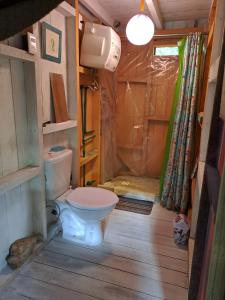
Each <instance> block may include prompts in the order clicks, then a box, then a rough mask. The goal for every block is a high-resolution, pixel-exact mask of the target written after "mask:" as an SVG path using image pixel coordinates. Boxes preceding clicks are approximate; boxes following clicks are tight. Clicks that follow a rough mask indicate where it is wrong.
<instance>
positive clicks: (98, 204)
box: [66, 187, 119, 210]
mask: <svg viewBox="0 0 225 300" xmlns="http://www.w3.org/2000/svg"><path fill="white" fill-rule="evenodd" d="M66 200H67V202H68V203H69V204H70V205H71V206H73V207H75V208H80V209H87V210H97V209H102V208H107V207H110V206H113V205H116V203H117V202H118V201H119V199H118V197H117V196H116V195H115V194H114V193H113V192H111V191H108V190H105V189H102V188H96V187H79V188H76V189H75V190H73V191H72V192H71V193H70V194H69V195H68V196H67V197H66Z"/></svg>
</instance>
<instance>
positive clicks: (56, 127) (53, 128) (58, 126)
mask: <svg viewBox="0 0 225 300" xmlns="http://www.w3.org/2000/svg"><path fill="white" fill-rule="evenodd" d="M76 126H77V121H76V120H69V121H66V122H62V123H50V124H47V125H46V126H45V127H43V134H50V133H53V132H58V131H62V130H66V129H70V128H74V127H76Z"/></svg>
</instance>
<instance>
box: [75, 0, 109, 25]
mask: <svg viewBox="0 0 225 300" xmlns="http://www.w3.org/2000/svg"><path fill="white" fill-rule="evenodd" d="M79 2H80V3H81V4H82V5H83V6H84V7H86V8H87V10H89V11H90V12H91V13H92V14H93V15H94V16H96V17H97V18H98V19H99V20H101V21H102V22H103V23H104V24H106V25H109V26H113V23H114V20H113V19H112V17H111V16H110V15H109V14H108V12H107V11H106V10H105V9H104V8H103V7H102V6H101V5H100V4H99V3H98V1H97V0H91V1H90V0H79Z"/></svg>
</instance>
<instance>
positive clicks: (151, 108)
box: [100, 41, 178, 181]
mask: <svg viewBox="0 0 225 300" xmlns="http://www.w3.org/2000/svg"><path fill="white" fill-rule="evenodd" d="M153 45H154V43H151V44H149V45H147V46H141V47H140V46H139V47H137V46H133V45H131V44H130V43H128V42H127V41H122V55H121V61H120V63H119V66H118V68H117V71H116V72H115V73H114V74H112V73H110V74H109V73H108V72H106V71H102V72H101V75H100V83H101V87H102V89H101V96H102V97H101V99H102V143H103V147H102V149H103V151H102V153H103V170H102V171H103V178H102V179H103V181H106V180H108V179H111V178H113V177H115V176H116V175H118V174H119V173H121V172H128V173H129V174H131V175H135V176H149V177H155V178H159V177H160V172H161V167H162V161H163V155H164V151H165V143H166V134H167V129H168V121H169V118H170V113H171V108H172V102H173V94H174V88H175V82H176V78H177V71H178V57H175V56H170V57H169V56H163V57H160V56H155V55H153V48H154V47H153Z"/></svg>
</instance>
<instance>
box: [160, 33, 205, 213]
mask: <svg viewBox="0 0 225 300" xmlns="http://www.w3.org/2000/svg"><path fill="white" fill-rule="evenodd" d="M183 42H184V49H183V50H184V52H183V62H182V72H181V74H180V76H181V78H180V80H181V82H180V87H179V92H178V102H177V108H176V113H175V118H174V122H173V129H172V136H171V142H170V151H169V158H168V163H167V167H166V172H165V178H164V182H163V191H162V195H161V203H162V205H163V206H165V207H167V208H168V209H174V210H177V211H180V212H183V213H184V212H186V211H187V208H188V202H189V189H190V173H191V149H192V144H193V133H194V125H195V120H196V108H197V87H198V75H199V69H200V63H201V61H200V60H201V59H200V58H201V56H200V53H201V49H202V39H201V35H200V34H199V33H196V34H192V35H190V36H188V37H187V38H186V39H185V41H183ZM178 80H179V79H178Z"/></svg>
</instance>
